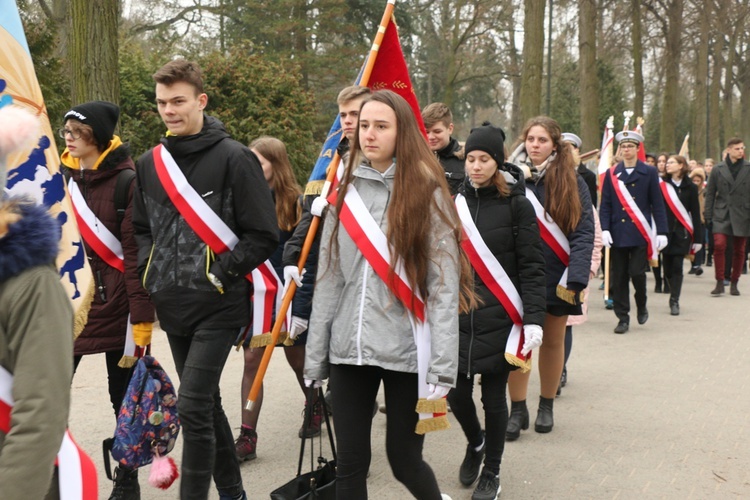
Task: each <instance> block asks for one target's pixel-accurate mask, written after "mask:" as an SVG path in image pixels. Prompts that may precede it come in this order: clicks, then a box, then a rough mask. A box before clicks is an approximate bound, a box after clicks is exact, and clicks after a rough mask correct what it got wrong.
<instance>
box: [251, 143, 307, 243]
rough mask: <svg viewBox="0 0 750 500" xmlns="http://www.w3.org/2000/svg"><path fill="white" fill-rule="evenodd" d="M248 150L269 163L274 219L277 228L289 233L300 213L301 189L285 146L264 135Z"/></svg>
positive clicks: (297, 220)
mask: <svg viewBox="0 0 750 500" xmlns="http://www.w3.org/2000/svg"><path fill="white" fill-rule="evenodd" d="M250 149H254V150H256V151H257V152H258V153H260V154H261V155H263V157H264V158H265V159H267V160H268V161H270V162H271V165H272V167H273V177H271V182H270V187H271V189H272V190H273V193H274V196H275V197H276V218H277V219H278V222H279V228H281V229H283V230H284V231H291V230H292V229H294V227H295V226H296V225H297V223H298V222H299V218H300V215H301V213H302V209H301V208H300V204H299V198H300V196H302V188H300V187H299V184H297V179H295V177H294V171H293V170H292V164H291V162H290V161H289V155H287V154H286V146H285V145H284V143H283V142H281V141H280V140H278V139H277V138H275V137H269V136H265V135H264V136H261V137H258V138H257V139H255V140H254V141H253V142H251V143H250Z"/></svg>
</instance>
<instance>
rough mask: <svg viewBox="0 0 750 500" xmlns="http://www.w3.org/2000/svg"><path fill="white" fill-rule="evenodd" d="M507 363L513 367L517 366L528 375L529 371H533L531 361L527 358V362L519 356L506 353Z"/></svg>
mask: <svg viewBox="0 0 750 500" xmlns="http://www.w3.org/2000/svg"><path fill="white" fill-rule="evenodd" d="M505 361H507V362H508V363H510V364H511V365H513V366H517V367H519V368H520V369H521V373H526V372H528V371H529V370H531V359H530V358H527V359H526V360H525V361H524V360H522V359H521V358H519V357H518V356H514V355H513V354H511V353H509V352H506V353H505Z"/></svg>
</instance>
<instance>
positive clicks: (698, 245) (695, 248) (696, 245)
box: [693, 243, 703, 253]
mask: <svg viewBox="0 0 750 500" xmlns="http://www.w3.org/2000/svg"><path fill="white" fill-rule="evenodd" d="M701 248H703V245H702V244H701V243H693V253H698V252H700V251H701Z"/></svg>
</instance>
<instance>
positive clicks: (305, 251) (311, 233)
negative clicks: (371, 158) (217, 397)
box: [245, 0, 396, 410]
mask: <svg viewBox="0 0 750 500" xmlns="http://www.w3.org/2000/svg"><path fill="white" fill-rule="evenodd" d="M395 6H396V0H388V3H387V5H386V6H385V12H383V17H382V19H381V20H380V25H379V26H378V32H377V34H376V35H375V40H373V42H372V47H371V48H370V53H369V55H368V56H367V64H366V65H365V69H364V70H363V71H362V78H360V81H359V86H360V87H366V86H367V84H368V83H369V81H370V75H371V74H372V69H373V67H374V66H375V59H376V58H377V56H378V51H379V50H380V45H381V44H382V43H383V37H384V36H385V30H386V28H387V27H388V23H390V22H391V17H392V16H393V9H394V8H395ZM340 161H341V158H340V157H339V155H338V153H336V154H334V156H333V159H332V160H331V165H330V166H329V168H328V175H327V176H326V182H325V184H324V185H323V190H322V192H321V193H320V196H322V197H324V198H326V197H327V196H328V190H329V189H330V186H331V183H332V182H333V178H334V176H335V175H336V170H337V169H338V165H339V162H340ZM319 225H320V217H318V216H317V215H316V216H314V217H313V219H312V221H311V222H310V228H309V229H308V231H307V236H306V237H305V243H304V244H303V245H302V251H301V252H300V256H299V260H298V262H297V268H298V269H299V271H300V273H301V272H302V269H304V267H305V263H306V262H307V257H308V255H309V254H310V248H311V247H312V244H313V241H314V240H315V234H316V233H317V232H318V226H319ZM296 291H297V284H296V283H295V282H294V280H292V282H291V283H289V286H288V288H287V291H286V294H284V298H283V300H282V302H281V309H280V310H278V311H276V322H275V323H274V325H273V329H272V330H271V342H270V343H269V344H268V345H267V346H266V347H265V351H264V352H263V358H261V360H260V365H258V372H257V373H256V375H255V379H254V380H253V385H252V387H251V388H250V393H249V394H248V396H247V403H246V404H245V409H246V410H252V409H253V405H254V404H255V401H256V400H257V398H258V393H260V388H261V386H262V385H263V378H264V377H265V375H266V371H267V370H268V364H269V363H270V361H271V356H272V355H273V350H274V348H275V347H276V344H277V342H278V341H279V336H280V334H281V327H282V325H283V324H284V318H285V317H286V312H287V310H288V309H289V305H290V304H291V303H292V298H293V297H294V292H296Z"/></svg>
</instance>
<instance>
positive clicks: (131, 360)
mask: <svg viewBox="0 0 750 500" xmlns="http://www.w3.org/2000/svg"><path fill="white" fill-rule="evenodd" d="M136 361H138V358H136V357H135V356H123V357H122V358H120V361H119V363H117V366H119V367H120V368H132V367H133V365H135V362H136Z"/></svg>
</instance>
